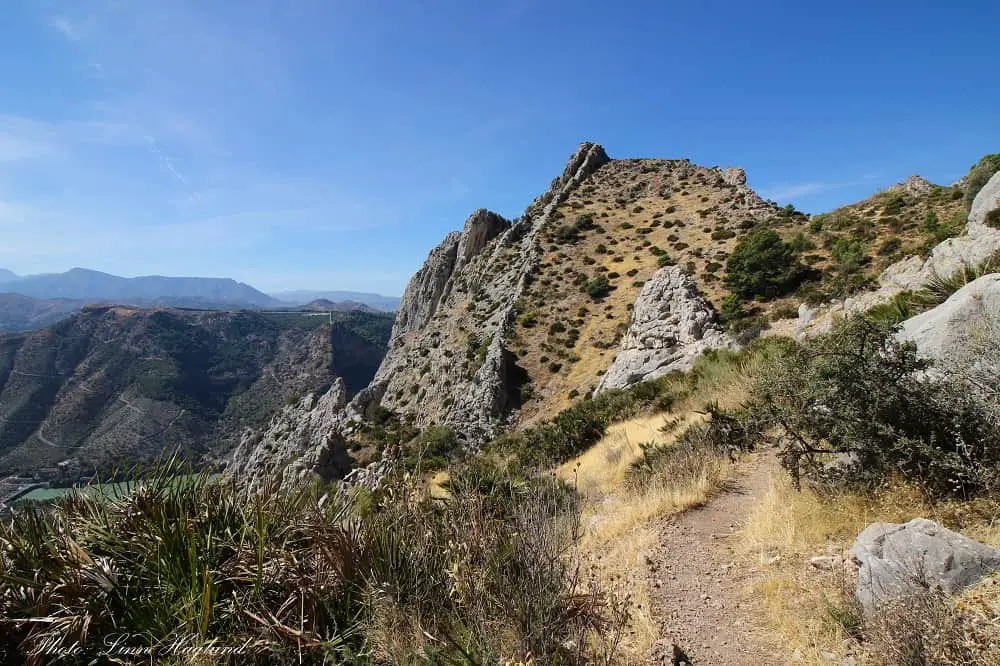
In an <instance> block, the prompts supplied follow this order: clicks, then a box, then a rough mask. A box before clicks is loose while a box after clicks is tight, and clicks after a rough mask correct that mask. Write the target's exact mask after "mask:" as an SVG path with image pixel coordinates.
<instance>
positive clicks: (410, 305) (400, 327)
mask: <svg viewBox="0 0 1000 666" xmlns="http://www.w3.org/2000/svg"><path fill="white" fill-rule="evenodd" d="M461 242H462V234H460V233H459V232H457V231H455V232H452V233H450V234H448V235H447V236H445V238H444V240H443V241H441V244H440V245H438V246H437V247H436V248H434V249H433V250H431V252H430V254H429V255H427V260H426V261H424V265H423V266H422V267H421V268H420V270H419V271H417V273H416V275H414V276H413V277H412V278H411V279H410V283H409V284H408V285H407V286H406V291H404V292H403V298H402V299H401V300H400V302H399V308H398V309H397V310H396V322H395V324H394V325H393V329H392V338H391V339H390V341H389V348H390V349H394V348H397V347H399V346H400V345H402V344H403V341H404V340H405V339H406V336H407V335H408V334H409V333H410V332H411V331H418V330H420V329H422V328H423V327H424V326H426V325H427V322H428V321H430V318H431V317H432V316H433V315H434V312H435V311H436V310H437V306H438V303H439V302H440V300H441V297H442V296H443V295H444V293H445V288H446V287H447V285H448V280H449V278H451V274H452V272H453V271H454V269H455V262H456V260H457V259H458V246H459V244H460V243H461Z"/></svg>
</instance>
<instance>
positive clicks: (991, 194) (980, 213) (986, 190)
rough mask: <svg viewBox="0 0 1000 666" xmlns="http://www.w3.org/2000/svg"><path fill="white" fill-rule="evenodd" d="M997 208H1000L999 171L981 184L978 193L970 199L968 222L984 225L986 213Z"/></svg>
mask: <svg viewBox="0 0 1000 666" xmlns="http://www.w3.org/2000/svg"><path fill="white" fill-rule="evenodd" d="M997 208H1000V171H998V172H996V173H995V174H993V177H992V178H990V179H989V180H988V181H987V182H986V184H985V185H983V189H981V190H979V194H977V195H976V198H975V199H974V200H973V201H972V207H971V208H970V209H969V223H970V224H976V225H984V224H985V223H986V214H987V213H989V212H990V211H992V210H995V209H997Z"/></svg>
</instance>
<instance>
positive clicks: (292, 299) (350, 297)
mask: <svg viewBox="0 0 1000 666" xmlns="http://www.w3.org/2000/svg"><path fill="white" fill-rule="evenodd" d="M271 297H272V298H276V299H278V300H279V301H284V302H286V303H296V304H302V305H305V304H307V303H312V302H314V301H330V302H331V303H344V302H349V301H353V302H355V303H363V304H364V305H367V306H368V307H370V308H374V309H375V310H381V311H383V312H395V311H396V310H397V309H398V308H399V298H397V297H395V296H382V295H381V294H368V293H365V292H359V291H308V290H299V291H279V292H276V293H273V294H271Z"/></svg>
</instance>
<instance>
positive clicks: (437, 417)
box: [373, 143, 609, 445]
mask: <svg viewBox="0 0 1000 666" xmlns="http://www.w3.org/2000/svg"><path fill="white" fill-rule="evenodd" d="M608 160H609V158H608V156H607V154H606V153H605V152H604V149H603V148H601V147H600V146H598V145H596V144H592V143H584V144H582V145H581V146H580V148H579V149H578V150H577V151H576V153H574V155H573V156H572V157H571V158H570V160H569V163H568V164H567V165H566V168H565V169H564V170H563V173H562V175H561V176H559V177H558V178H556V179H555V180H554V181H553V183H552V186H551V187H550V189H549V190H548V191H547V192H545V193H544V194H543V195H541V196H540V197H538V198H537V199H536V200H535V201H534V202H532V204H531V205H530V206H528V209H527V210H526V211H525V213H524V215H523V216H522V217H521V218H519V219H518V220H517V221H515V222H514V223H513V224H510V223H508V222H507V221H506V220H504V219H503V218H502V217H500V216H499V215H496V214H495V213H491V212H489V211H486V210H478V211H476V212H475V213H473V215H472V216H471V217H470V218H469V219H468V220H467V221H466V224H465V228H464V230H463V232H462V233H461V234H452V235H451V236H449V240H448V241H447V244H448V245H447V247H449V248H450V247H451V244H452V243H454V246H455V256H456V258H457V259H456V260H455V261H450V256H451V254H450V251H446V250H445V247H444V246H442V247H439V249H438V250H436V251H435V252H434V253H432V254H431V256H430V257H429V258H428V261H427V263H426V264H425V265H424V268H422V269H421V271H420V272H418V273H417V275H416V276H415V277H414V279H413V280H412V281H411V283H410V285H409V286H408V287H407V289H406V295H404V297H403V305H401V307H400V311H399V312H400V319H399V320H398V321H397V325H396V328H395V329H394V331H393V336H392V342H391V343H390V351H389V354H388V355H387V356H386V358H385V360H384V361H383V363H382V366H381V368H379V371H378V373H377V375H376V377H375V380H374V382H373V385H375V384H377V385H380V386H382V387H383V389H384V390H383V396H382V398H381V404H382V406H384V407H387V408H389V409H393V410H395V411H401V412H408V413H411V414H414V416H415V418H416V422H417V424H418V425H427V424H430V423H444V424H447V425H450V426H451V427H453V428H455V430H456V431H458V432H459V433H460V434H461V435H462V436H463V437H464V438H465V439H466V440H467V441H468V442H470V443H471V444H472V445H475V444H479V443H482V442H485V441H487V440H488V439H490V438H491V437H492V436H493V435H494V434H495V433H496V429H497V427H498V426H499V425H500V424H501V422H502V421H503V419H504V417H505V415H506V414H507V413H508V412H509V411H510V410H511V409H513V408H514V407H516V400H517V396H516V387H515V383H516V377H515V376H516V368H515V367H514V360H513V358H512V356H511V354H510V352H509V350H508V348H507V340H506V338H507V335H508V333H509V331H510V328H511V326H512V325H513V323H514V317H515V314H516V312H515V306H516V303H517V300H518V298H519V297H520V295H521V294H522V293H523V291H524V288H525V285H526V284H527V283H528V282H529V281H530V279H531V275H532V273H533V272H534V271H535V268H536V266H537V264H538V256H539V247H538V243H539V239H538V233H539V231H540V230H541V229H542V228H543V227H544V226H545V225H546V224H547V223H548V222H549V218H550V216H551V214H552V212H553V211H554V210H555V208H556V207H557V206H559V204H560V203H561V202H562V201H564V200H565V197H566V196H567V194H568V193H569V192H570V191H572V190H573V189H574V188H576V187H577V186H579V184H580V183H581V182H583V181H584V180H585V179H586V178H587V177H589V176H590V175H591V174H592V173H593V172H594V171H595V170H597V169H598V168H600V167H601V166H602V165H603V164H605V163H606V162H608ZM404 306H405V307H404Z"/></svg>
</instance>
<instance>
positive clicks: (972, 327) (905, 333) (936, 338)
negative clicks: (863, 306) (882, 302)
mask: <svg viewBox="0 0 1000 666" xmlns="http://www.w3.org/2000/svg"><path fill="white" fill-rule="evenodd" d="M998 335H1000V273H994V274H992V275H984V276H983V277H981V278H979V279H977V280H973V281H972V282H970V283H969V284H967V285H965V286H964V287H962V288H961V289H959V290H958V291H956V292H955V293H954V294H952V295H951V297H950V298H948V300H947V301H945V302H944V303H942V304H941V305H939V306H937V307H936V308H933V309H931V310H928V311H927V312H922V313H920V314H919V315H917V316H916V317H912V318H910V319H907V320H906V321H905V322H903V327H902V329H901V330H900V332H899V338H900V339H901V340H907V341H912V342H914V343H915V344H916V345H917V350H918V352H919V353H920V354H921V355H923V356H926V357H929V358H933V359H936V360H939V361H949V360H953V359H958V358H963V357H965V356H967V353H966V352H967V351H968V350H969V349H970V347H975V346H976V344H977V342H978V340H977V338H981V337H985V336H994V337H995V336H998Z"/></svg>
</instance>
